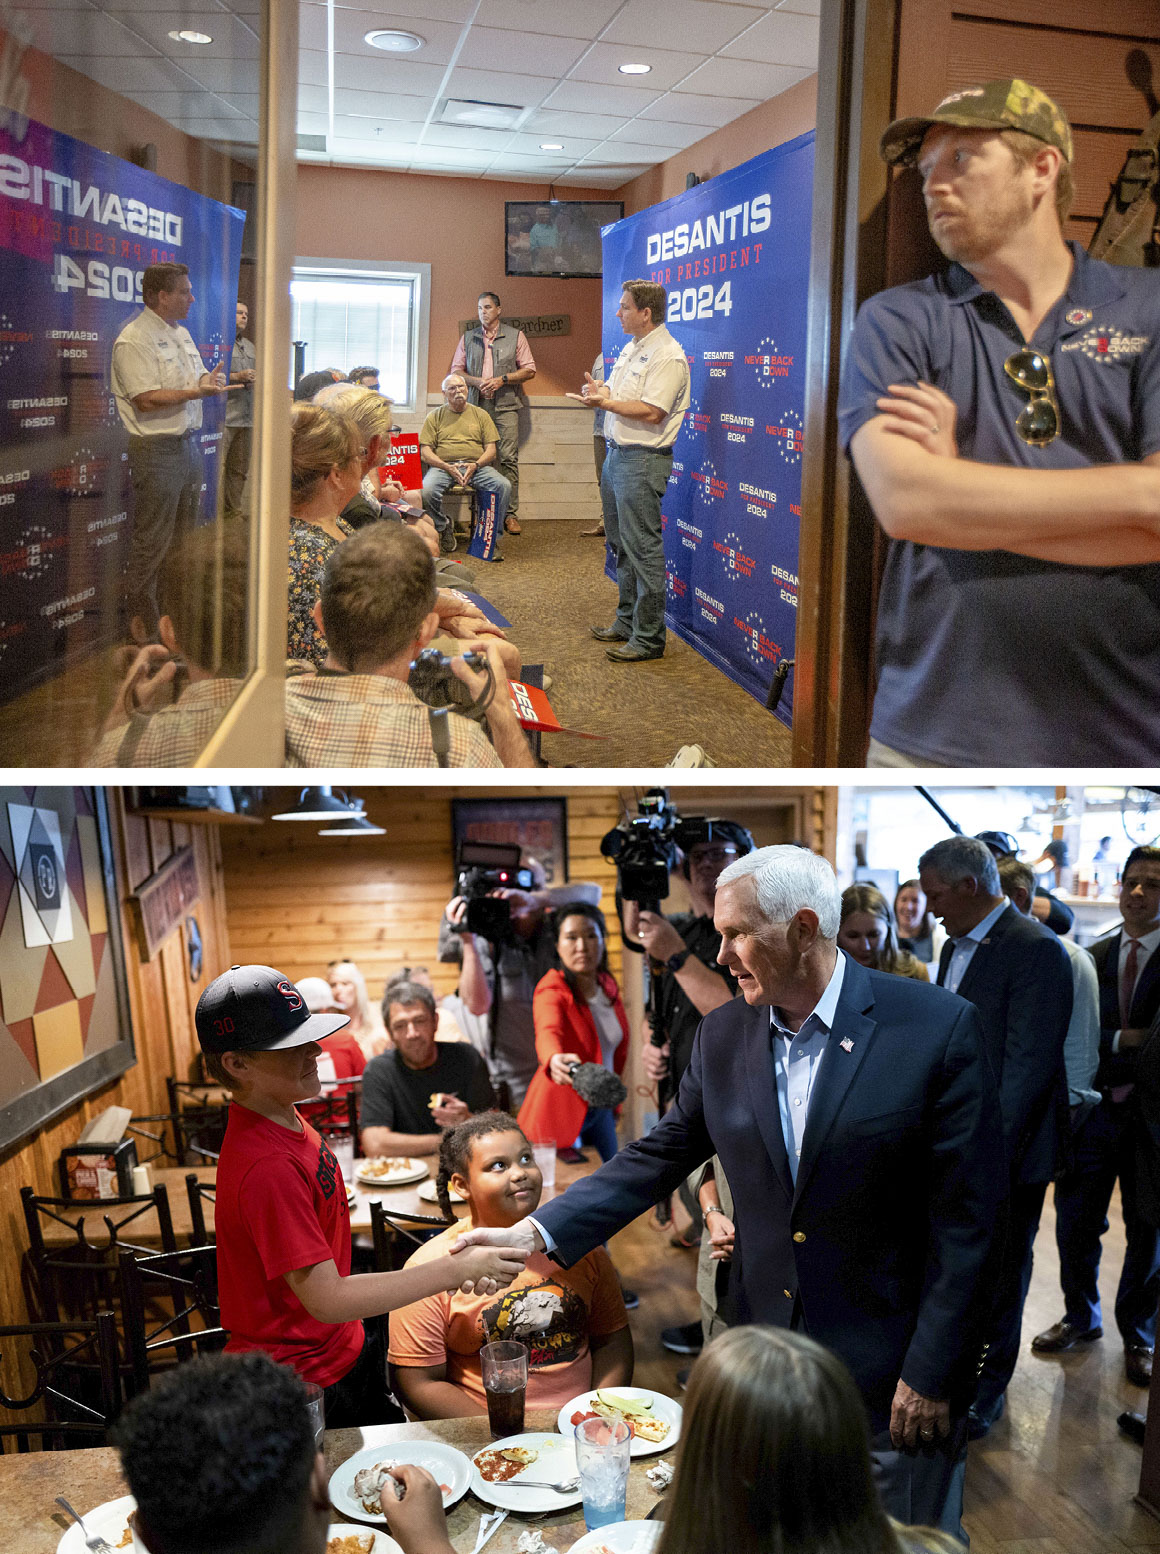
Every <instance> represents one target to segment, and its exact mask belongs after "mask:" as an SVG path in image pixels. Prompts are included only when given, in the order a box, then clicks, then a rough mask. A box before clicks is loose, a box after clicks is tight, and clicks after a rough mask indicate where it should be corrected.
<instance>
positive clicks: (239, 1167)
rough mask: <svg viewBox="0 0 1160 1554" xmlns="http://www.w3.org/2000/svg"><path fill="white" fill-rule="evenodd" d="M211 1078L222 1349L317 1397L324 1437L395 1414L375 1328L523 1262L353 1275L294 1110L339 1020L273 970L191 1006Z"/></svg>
mask: <svg viewBox="0 0 1160 1554" xmlns="http://www.w3.org/2000/svg"><path fill="white" fill-rule="evenodd" d="M196 1021H197V1039H198V1041H199V1042H200V1043H201V1048H202V1051H203V1052H204V1053H205V1066H206V1069H207V1071H208V1072H209V1074H210V1075H211V1076H212V1077H213V1079H214V1080H215V1081H216V1082H217V1083H219V1084H221V1085H224V1086H225V1087H227V1088H228V1089H229V1090H230V1091H231V1092H232V1099H233V1104H232V1105H231V1107H230V1109H229V1123H228V1125H227V1128H226V1136H225V1140H224V1142H223V1144H222V1150H221V1159H220V1161H219V1163H218V1174H217V1202H216V1206H215V1225H216V1232H217V1254H218V1283H219V1289H220V1299H221V1312H222V1326H223V1327H225V1328H227V1329H228V1331H229V1333H230V1340H229V1343H228V1344H227V1345H226V1347H227V1349H230V1350H246V1349H263V1350H265V1351H266V1353H267V1354H269V1355H271V1356H272V1357H273V1358H274V1359H275V1360H278V1361H280V1362H282V1363H283V1364H286V1365H290V1366H292V1367H293V1368H294V1370H296V1371H297V1372H298V1374H299V1375H300V1376H301V1377H302V1378H303V1380H305V1381H313V1382H316V1383H317V1384H318V1385H319V1386H320V1387H322V1388H323V1389H324V1390H325V1395H326V1420H327V1424H328V1425H333V1426H336V1427H337V1426H341V1425H362V1424H375V1423H380V1422H382V1421H383V1420H384V1419H386V1418H388V1417H399V1418H401V1417H402V1416H401V1415H400V1414H398V1413H397V1412H395V1413H392V1408H393V1405H392V1404H391V1402H390V1399H389V1395H388V1393H387V1390H386V1368H385V1357H384V1355H383V1349H382V1332H381V1324H380V1323H377V1322H376V1323H371V1324H369V1326H368V1327H367V1328H366V1329H364V1326H363V1319H366V1318H370V1317H377V1316H381V1315H382V1314H383V1313H384V1312H387V1311H392V1310H394V1308H395V1307H396V1306H404V1305H407V1304H409V1303H410V1302H412V1301H415V1300H420V1299H422V1298H423V1297H424V1296H426V1295H433V1294H435V1293H436V1292H438V1291H440V1290H447V1289H457V1288H464V1289H467V1290H471V1289H472V1288H474V1289H475V1290H477V1291H478V1292H480V1293H487V1292H489V1291H491V1290H494V1289H498V1288H502V1287H505V1286H506V1285H508V1284H510V1283H511V1281H512V1279H513V1278H514V1277H515V1275H516V1274H517V1273H520V1272H521V1271H522V1269H523V1265H524V1261H525V1254H524V1253H522V1252H510V1253H509V1252H508V1251H507V1250H506V1249H500V1250H494V1249H492V1248H482V1247H477V1248H475V1249H473V1250H472V1251H471V1252H470V1253H467V1254H463V1253H458V1252H457V1253H455V1254H454V1255H453V1256H448V1257H443V1258H439V1259H438V1260H437V1261H435V1262H431V1263H427V1264H425V1265H424V1266H423V1267H421V1268H415V1269H404V1270H402V1271H401V1272H398V1273H364V1274H355V1275H353V1276H352V1275H351V1272H350V1216H349V1214H348V1211H347V1206H346V1190H345V1188H344V1186H343V1181H342V1175H341V1173H340V1171H339V1169H338V1162H337V1161H336V1160H335V1158H334V1156H333V1154H332V1153H331V1152H330V1150H329V1149H328V1148H327V1146H326V1144H325V1143H324V1142H323V1140H322V1139H321V1138H320V1137H319V1136H318V1134H317V1133H316V1132H315V1130H314V1129H313V1128H312V1127H311V1126H310V1124H309V1123H308V1122H306V1121H305V1120H304V1119H303V1118H302V1117H300V1116H299V1114H298V1112H297V1111H296V1110H295V1103H296V1102H298V1101H305V1100H309V1099H311V1098H313V1097H314V1096H316V1095H317V1094H318V1093H319V1088H320V1086H319V1079H318V1068H317V1061H316V1060H317V1058H318V1054H319V1052H320V1051H321V1050H322V1049H321V1047H320V1045H319V1043H320V1041H321V1040H322V1038H323V1037H325V1036H328V1035H330V1034H331V1033H332V1032H334V1031H336V1030H338V1029H340V1028H341V1027H342V1026H344V1025H345V1024H346V1023H347V1016H346V1015H344V1014H311V1013H310V1011H309V1010H308V1009H307V1007H306V1004H305V1002H304V1000H303V998H302V996H301V994H300V993H299V992H298V990H297V988H296V987H295V986H294V984H293V983H292V982H291V981H289V979H288V978H286V977H284V976H283V975H282V973H281V972H279V971H275V970H274V969H273V967H271V966H233V967H231V968H230V970H229V971H227V972H225V973H224V974H223V975H222V976H220V977H218V978H216V979H215V980H214V981H213V982H211V983H210V985H209V987H207V988H206V990H205V992H204V993H203V994H202V995H201V998H200V999H199V1000H198V1005H197V1015H196Z"/></svg>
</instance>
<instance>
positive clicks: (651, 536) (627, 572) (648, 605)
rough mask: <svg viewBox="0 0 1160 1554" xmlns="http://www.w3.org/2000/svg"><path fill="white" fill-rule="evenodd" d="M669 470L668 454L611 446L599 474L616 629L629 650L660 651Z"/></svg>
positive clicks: (671, 466)
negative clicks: (613, 560)
mask: <svg viewBox="0 0 1160 1554" xmlns="http://www.w3.org/2000/svg"><path fill="white" fill-rule="evenodd" d="M672 472H673V455H672V452H671V450H665V451H663V452H662V450H661V449H659V448H634V447H627V448H622V447H621V446H620V444H619V443H614V442H610V443H609V444H608V452H607V453H606V455H605V458H604V469H603V471H602V472H601V476H600V502H601V506H602V507H603V509H604V533H605V535H606V537H607V539H608V543H609V545H610V546H611V547H612V554H613V555H614V556H615V558H616V582H617V587H618V588H619V589H620V601H619V603H618V605H617V608H616V625H617V627H618V628H619V629H620V630H621V631H622V632H624V634H625V636H626V637H627V638H628V641H629V643H630V644H631V645H632V646H633V647H634V648H641V649H642V650H643V651H645V652H647V653H657V654H660V653H663V652H664V648H665V545H664V535H663V531H662V528H661V498H662V497H663V496H664V493H665V487H666V486H667V485H668V483H669V476H670V475H671V474H672Z"/></svg>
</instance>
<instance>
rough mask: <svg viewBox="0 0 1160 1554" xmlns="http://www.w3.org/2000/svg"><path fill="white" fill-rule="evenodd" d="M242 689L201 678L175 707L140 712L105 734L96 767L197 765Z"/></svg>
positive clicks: (231, 682) (227, 682) (96, 754)
mask: <svg viewBox="0 0 1160 1554" xmlns="http://www.w3.org/2000/svg"><path fill="white" fill-rule="evenodd" d="M241 688H242V682H241V681H240V680H197V681H195V682H194V683H193V684H192V685H187V686H186V688H185V690H184V691H182V693H181V695H180V696H179V697H178V699H177V700H176V701H175V702H174V703H173V705H172V706H171V707H160V708H158V710H157V711H156V712H153V713H148V712H135V713H134V714H133V716H132V717H131V718H130V720H129V722H128V723H122V724H121V726H120V728H114V729H111V730H110V731H109V733H107V734H105V735H104V736H103V737H102V739H101V741H100V743H99V744H98V745H97V748H96V749H95V750H94V751H93V754H92V758H91V761H90V763H89V764H90V765H92V766H192V765H193V763H194V761H196V760H197V757H198V756H199V755H200V754H201V752H202V749H203V748H204V746H205V744H206V742H207V740H208V739H209V737H210V735H211V734H212V733H213V731H214V729H216V728H217V726H218V723H219V722H220V721H221V716H222V713H223V712H224V711H225V710H226V708H227V707H228V706H229V704H230V703H231V702H232V701H233V699H234V697H235V696H236V695H237V694H238V692H239V691H240V690H241Z"/></svg>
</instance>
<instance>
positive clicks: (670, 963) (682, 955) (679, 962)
mask: <svg viewBox="0 0 1160 1554" xmlns="http://www.w3.org/2000/svg"><path fill="white" fill-rule="evenodd" d="M692 953H693V952H692V950H690V949H689V947H688V945H686V946H685V948H684V949H683V950H678V951H677V953H676V954H675V955H670V956H669V958H668V960H667V961H665V970H666V971H671V972H672V973H673V975H674V976H675V975H676V973H677V972H678V971H680V969H681V967H682V966H683V965H684V964H685V962H686V961H687V960H688V958H689V956H690V955H691V954H692Z"/></svg>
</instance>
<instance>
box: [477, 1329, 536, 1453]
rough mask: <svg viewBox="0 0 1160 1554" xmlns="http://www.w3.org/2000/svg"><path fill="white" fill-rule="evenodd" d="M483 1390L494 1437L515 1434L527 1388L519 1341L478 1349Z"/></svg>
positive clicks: (520, 1423) (524, 1352)
mask: <svg viewBox="0 0 1160 1554" xmlns="http://www.w3.org/2000/svg"><path fill="white" fill-rule="evenodd" d="M479 1358H480V1362H481V1364H482V1367H483V1390H484V1392H485V1393H486V1394H487V1422H488V1424H489V1425H490V1426H491V1433H492V1435H493V1436H494V1437H495V1439H496V1440H497V1441H498V1440H502V1439H503V1438H504V1437H505V1436H508V1435H519V1434H521V1433H522V1431H523V1428H524V1399H525V1397H526V1396H527V1391H528V1351H527V1349H526V1348H525V1347H524V1345H523V1344H517V1343H508V1342H506V1341H505V1342H501V1343H494V1344H484V1346H483V1347H482V1349H480V1351H479Z"/></svg>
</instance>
